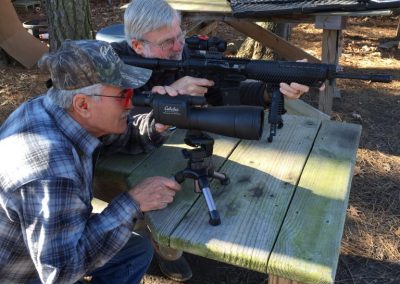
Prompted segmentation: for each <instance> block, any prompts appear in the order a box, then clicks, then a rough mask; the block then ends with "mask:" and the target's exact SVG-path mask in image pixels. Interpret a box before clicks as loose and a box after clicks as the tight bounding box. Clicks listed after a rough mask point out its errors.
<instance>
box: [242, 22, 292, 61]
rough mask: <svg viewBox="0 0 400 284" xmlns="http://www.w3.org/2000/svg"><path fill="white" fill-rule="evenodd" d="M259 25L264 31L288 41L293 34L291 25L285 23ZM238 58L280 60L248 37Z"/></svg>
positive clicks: (261, 23) (260, 23) (266, 48)
mask: <svg viewBox="0 0 400 284" xmlns="http://www.w3.org/2000/svg"><path fill="white" fill-rule="evenodd" d="M257 24H258V25H259V26H261V27H263V28H264V29H267V30H269V31H271V32H273V33H275V34H277V35H279V36H280V37H282V38H284V39H286V40H288V39H289V38H290V34H291V30H292V29H291V25H290V24H284V23H278V24H277V23H272V22H257ZM237 56H238V57H246V58H251V59H262V60H277V59H280V58H278V56H277V55H276V54H274V52H273V51H272V50H271V49H269V48H268V47H265V46H264V45H262V44H261V43H259V42H258V41H255V40H254V39H252V38H250V37H247V38H246V39H245V40H244V42H243V43H242V45H241V46H240V48H239V51H238V53H237Z"/></svg>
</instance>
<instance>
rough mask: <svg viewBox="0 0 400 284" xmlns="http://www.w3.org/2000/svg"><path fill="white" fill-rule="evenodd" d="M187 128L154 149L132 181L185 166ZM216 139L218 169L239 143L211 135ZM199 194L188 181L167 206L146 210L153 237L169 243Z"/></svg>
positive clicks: (173, 173) (164, 174)
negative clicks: (155, 209) (184, 153)
mask: <svg viewBox="0 0 400 284" xmlns="http://www.w3.org/2000/svg"><path fill="white" fill-rule="evenodd" d="M185 133H186V132H185V131H181V130H179V131H177V133H175V134H174V135H173V137H171V138H170V139H169V141H168V142H167V143H166V144H165V145H163V146H162V147H161V148H160V149H157V150H156V151H154V152H153V153H152V154H151V155H150V156H149V157H148V158H147V159H146V160H145V161H143V162H142V163H141V164H140V166H139V167H137V168H136V169H135V171H134V172H132V174H131V175H130V176H129V178H128V182H129V184H135V183H137V182H138V181H140V180H143V179H144V178H146V177H149V176H157V175H161V176H169V177H172V176H174V175H175V174H176V173H177V172H178V171H180V170H183V169H184V168H185V167H186V164H187V160H186V159H184V157H183V155H182V153H181V151H182V149H184V148H185V149H190V148H191V147H189V146H188V145H186V144H184V136H185ZM212 137H214V139H215V144H214V156H213V162H214V166H215V167H216V168H218V167H220V166H221V165H222V163H223V162H224V161H225V159H226V157H228V155H229V154H230V153H231V152H232V150H233V149H234V148H235V147H236V145H237V143H238V142H239V140H238V139H235V138H226V137H224V138H222V136H219V135H212ZM198 197H199V194H198V193H194V183H193V180H190V179H188V180H186V181H185V182H184V183H183V184H182V190H181V191H180V192H178V193H177V194H176V196H175V199H174V202H173V203H172V204H170V205H168V207H167V208H165V209H163V210H159V211H152V212H149V213H146V222H147V224H148V226H149V228H150V230H151V231H152V233H153V238H154V239H155V240H156V241H157V242H159V243H160V244H161V245H169V236H170V234H171V233H172V231H173V230H174V229H175V227H176V226H177V224H178V223H179V222H180V220H181V219H182V218H183V217H184V216H185V215H186V212H187V211H188V210H189V209H190V208H191V206H192V204H193V202H194V201H195V200H196V199H197V198H198Z"/></svg>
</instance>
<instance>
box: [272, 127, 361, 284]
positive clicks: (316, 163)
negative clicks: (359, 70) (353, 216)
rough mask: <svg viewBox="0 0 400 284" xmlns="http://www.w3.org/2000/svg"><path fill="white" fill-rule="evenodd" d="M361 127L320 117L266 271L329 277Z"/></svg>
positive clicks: (319, 279)
mask: <svg viewBox="0 0 400 284" xmlns="http://www.w3.org/2000/svg"><path fill="white" fill-rule="evenodd" d="M360 133H361V127H360V126H359V125H355V124H345V123H337V122H333V121H326V120H324V121H323V122H322V126H321V130H320V132H319V134H318V137H317V139H316V141H315V145H314V147H313V150H312V152H311V154H310V157H309V159H308V162H307V164H306V166H305V168H304V171H303V174H302V176H301V179H300V182H299V185H298V188H297V189H296V192H295V195H294V197H293V200H292V202H291V204H290V208H289V211H288V213H287V216H286V218H285V222H284V224H283V226H282V229H281V232H280V233H279V237H278V240H277V242H276V244H275V246H274V249H273V252H272V255H271V259H270V261H269V263H268V273H271V274H274V275H278V276H281V277H283V278H287V279H294V280H297V281H299V282H302V283H333V282H334V278H335V273H336V267H337V261H338V257H339V251H340V241H341V238H342V232H343V226H344V221H345V215H346V208H347V204H348V197H349V192H350V186H351V180H352V176H353V167H354V164H355V159H356V149H357V147H358V142H359V138H360Z"/></svg>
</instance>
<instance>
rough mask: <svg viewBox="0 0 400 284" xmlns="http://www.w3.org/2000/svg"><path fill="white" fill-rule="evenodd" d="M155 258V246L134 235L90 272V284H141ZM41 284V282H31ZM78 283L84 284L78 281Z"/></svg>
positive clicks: (147, 240)
mask: <svg viewBox="0 0 400 284" xmlns="http://www.w3.org/2000/svg"><path fill="white" fill-rule="evenodd" d="M152 258H153V246H152V245H151V242H150V240H149V239H148V238H146V237H143V236H141V235H138V234H136V233H132V237H131V238H130V239H129V241H128V242H127V243H126V245H125V246H124V247H123V248H122V249H121V250H120V251H119V252H118V253H117V254H116V255H115V256H114V257H113V258H111V259H110V261H109V262H107V263H106V264H104V265H103V266H102V267H99V268H97V269H95V270H94V271H91V272H88V273H87V274H88V275H90V276H92V280H91V281H90V284H103V283H104V284H114V283H115V284H124V283H128V284H134V283H140V280H142V278H143V275H144V274H145V273H146V271H147V269H148V268H149V265H150V262H151V259H152ZM29 283H30V284H39V283H41V281H40V280H35V281H32V282H29ZM77 283H83V282H82V281H78V282H77Z"/></svg>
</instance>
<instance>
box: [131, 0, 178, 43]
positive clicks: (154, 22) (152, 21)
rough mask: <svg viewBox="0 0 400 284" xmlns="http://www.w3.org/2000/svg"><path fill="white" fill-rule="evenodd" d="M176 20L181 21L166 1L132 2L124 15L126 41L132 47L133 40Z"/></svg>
mask: <svg viewBox="0 0 400 284" xmlns="http://www.w3.org/2000/svg"><path fill="white" fill-rule="evenodd" d="M174 20H178V21H179V23H180V21H181V16H180V14H179V12H178V11H176V10H175V9H174V8H172V7H171V6H170V5H169V4H168V3H167V2H166V1H164V0H132V2H131V3H130V4H129V5H128V7H127V8H126V10H125V14H124V28H125V39H126V41H127V42H128V44H129V46H131V47H132V39H143V35H144V34H146V33H148V32H150V31H153V30H156V29H159V28H161V27H165V26H171V25H172V23H173V21H174Z"/></svg>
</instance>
